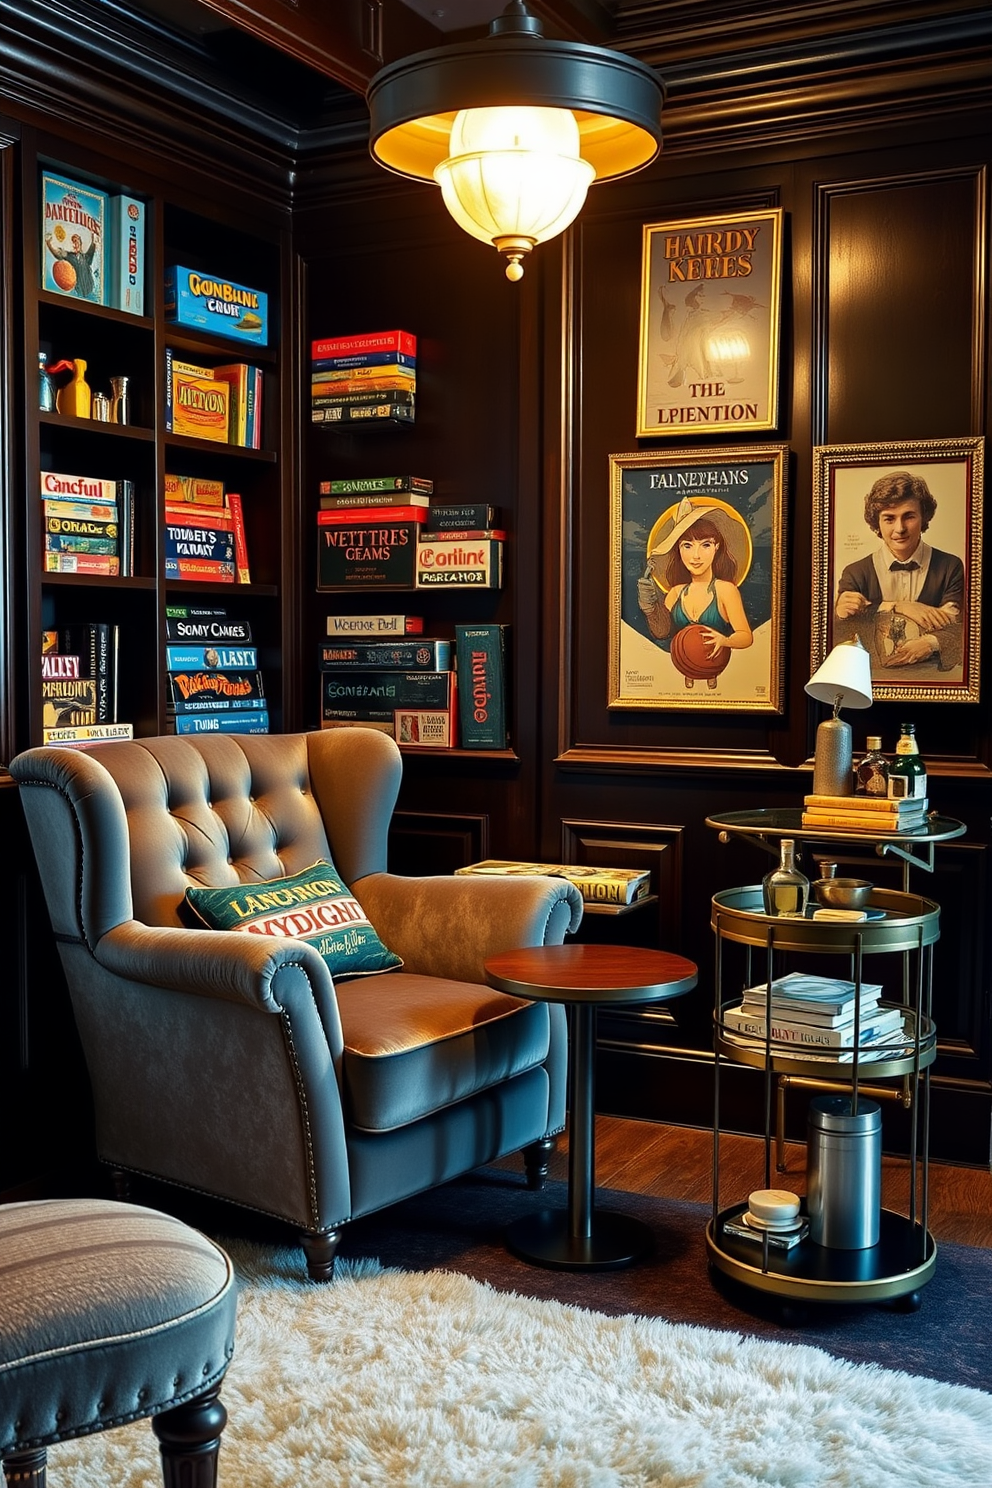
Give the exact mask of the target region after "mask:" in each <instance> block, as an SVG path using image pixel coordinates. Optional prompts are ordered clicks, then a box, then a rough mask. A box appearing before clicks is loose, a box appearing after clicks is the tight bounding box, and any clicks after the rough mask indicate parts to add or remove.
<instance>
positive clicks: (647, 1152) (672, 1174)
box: [551, 1116, 992, 1246]
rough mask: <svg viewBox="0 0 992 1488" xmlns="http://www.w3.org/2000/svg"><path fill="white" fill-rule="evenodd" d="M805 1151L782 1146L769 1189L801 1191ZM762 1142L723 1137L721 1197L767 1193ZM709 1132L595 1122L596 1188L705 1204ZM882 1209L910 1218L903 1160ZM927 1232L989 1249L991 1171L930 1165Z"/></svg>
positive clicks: (891, 1166)
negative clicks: (781, 1161) (782, 1162)
mask: <svg viewBox="0 0 992 1488" xmlns="http://www.w3.org/2000/svg"><path fill="white" fill-rule="evenodd" d="M567 1150H568V1143H567V1138H563V1139H561V1140H560V1143H559V1150H558V1152H557V1153H556V1155H555V1157H554V1160H553V1163H552V1168H551V1176H552V1177H554V1178H562V1179H564V1178H566V1177H567V1173H568V1163H567V1155H566V1154H567ZM805 1159H806V1149H805V1147H803V1146H802V1145H800V1144H793V1143H789V1144H788V1145H787V1147H786V1171H785V1172H784V1173H779V1172H777V1170H776V1168H775V1162H774V1154H773V1157H772V1175H771V1186H772V1187H773V1188H792V1189H795V1190H796V1191H797V1192H799V1193H802V1192H805V1184H806V1173H805ZM764 1160H765V1144H764V1142H763V1141H762V1139H761V1138H759V1137H740V1136H733V1135H729V1134H728V1135H723V1136H721V1138H720V1191H721V1199H722V1202H724V1203H731V1202H733V1201H734V1200H735V1199H737V1198H743V1197H745V1196H746V1195H747V1194H748V1192H749V1191H750V1190H751V1189H754V1188H762V1187H764ZM712 1173H713V1134H712V1132H709V1131H699V1130H696V1129H694V1128H690V1127H681V1126H660V1125H657V1124H656V1123H654V1122H650V1121H628V1120H624V1119H621V1118H619V1117H615V1116H598V1117H597V1118H596V1185H597V1187H599V1188H617V1189H622V1190H626V1192H628V1193H644V1194H654V1195H657V1196H658V1197H662V1198H673V1199H687V1200H690V1201H692V1202H696V1203H701V1204H708V1203H709V1202H710V1200H711V1198H712V1182H713V1180H712ZM882 1203H883V1204H884V1205H885V1207H886V1208H887V1209H892V1210H894V1211H895V1212H897V1213H900V1214H906V1213H908V1205H909V1165H908V1163H907V1162H906V1161H905V1160H904V1159H900V1158H885V1159H883V1163H882ZM928 1228H929V1230H930V1232H931V1234H932V1235H933V1237H934V1239H935V1240H936V1241H937V1243H938V1244H940V1242H941V1241H954V1242H956V1243H957V1244H959V1245H983V1246H992V1173H990V1172H988V1171H987V1170H985V1169H980V1168H957V1167H951V1166H950V1165H948V1164H946V1163H931V1164H930V1169H929V1215H928Z"/></svg>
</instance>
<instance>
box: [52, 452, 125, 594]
mask: <svg viewBox="0 0 992 1488" xmlns="http://www.w3.org/2000/svg"><path fill="white" fill-rule="evenodd" d="M41 508H42V528H43V532H44V549H43V561H44V571H45V573H74V574H101V575H103V576H104V577H108V578H116V577H118V576H122V577H128V576H129V575H131V574H133V572H134V483H133V482H132V481H129V480H102V479H100V478H99V477H96V476H88V475H69V474H62V473H59V472H57V471H53V470H43V471H42V473H41Z"/></svg>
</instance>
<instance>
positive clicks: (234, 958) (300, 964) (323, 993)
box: [95, 920, 336, 1013]
mask: <svg viewBox="0 0 992 1488" xmlns="http://www.w3.org/2000/svg"><path fill="white" fill-rule="evenodd" d="M95 958H96V960H97V961H98V962H99V964H100V965H101V966H102V967H104V968H105V969H106V970H107V971H110V972H113V973H114V975H116V976H120V977H124V978H125V979H126V980H127V981H130V982H144V983H146V984H147V985H148V986H151V987H162V988H165V989H166V990H167V991H172V992H192V993H196V994H199V995H200V996H205V997H218V998H221V999H222V1000H223V1001H226V1002H245V1003H248V1004H250V1005H251V1006H253V1007H257V1008H258V1009H259V1010H260V1011H261V1012H267V1013H278V1012H280V1011H281V1010H282V1007H283V1003H282V1001H281V1000H280V997H279V996H278V995H277V993H276V990H275V988H274V985H273V984H274V983H275V982H277V981H278V980H279V974H280V972H282V971H284V970H285V969H286V968H291V969H295V970H297V971H299V972H302V974H303V975H304V976H305V977H306V978H307V980H308V981H309V982H310V984H311V986H312V988H313V991H314V995H315V996H316V997H317V999H318V1001H319V1002H325V1003H329V1004H330V1005H331V1006H333V1007H335V1008H336V999H335V997H334V984H333V982H332V979H331V974H330V972H329V971H328V969H327V966H326V965H325V963H324V961H323V960H322V959H321V957H320V956H319V955H318V954H317V952H316V951H315V950H314V949H313V947H312V946H308V945H305V944H304V943H303V941H300V940H278V939H274V938H272V937H270V936H267V935H265V936H263V935H244V934H241V933H239V932H238V931H236V930H186V929H181V928H177V927H175V926H166V927H156V926H151V925H144V924H142V923H141V922H140V921H138V920H125V921H123V922H122V923H121V924H120V925H115V926H114V928H113V929H112V930H108V931H107V933H106V935H103V936H101V938H100V940H99V942H98V944H97V946H96V950H95ZM283 981H284V982H285V978H283Z"/></svg>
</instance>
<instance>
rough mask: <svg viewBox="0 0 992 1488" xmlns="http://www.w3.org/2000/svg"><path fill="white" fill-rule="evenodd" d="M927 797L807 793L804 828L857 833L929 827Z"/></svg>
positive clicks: (804, 801)
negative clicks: (927, 825)
mask: <svg viewBox="0 0 992 1488" xmlns="http://www.w3.org/2000/svg"><path fill="white" fill-rule="evenodd" d="M926 821H927V801H926V797H925V796H924V797H922V798H921V799H919V800H893V799H892V798H890V797H889V796H805V797H804V798H803V826H804V827H843V828H844V830H845V831H854V832H858V831H860V832H871V833H874V834H877V833H879V832H913V831H918V830H919V828H920V827H923V826H926Z"/></svg>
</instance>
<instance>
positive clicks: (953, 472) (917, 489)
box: [811, 438, 984, 703]
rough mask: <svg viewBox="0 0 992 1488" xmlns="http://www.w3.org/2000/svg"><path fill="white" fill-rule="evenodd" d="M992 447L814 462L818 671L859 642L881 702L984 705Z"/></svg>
mask: <svg viewBox="0 0 992 1488" xmlns="http://www.w3.org/2000/svg"><path fill="white" fill-rule="evenodd" d="M983 465H984V461H983V442H982V440H981V439H972V438H966V439H929V440H923V441H919V442H916V443H899V444H835V445H824V446H821V447H820V448H818V449H815V450H814V451H813V601H814V604H813V632H812V656H811V662H812V666H813V667H814V668H815V667H818V666H819V665H820V662H821V661H822V660H823V658H824V657H825V656H826V654H827V652H828V651H829V650H830V649H831V647H833V646H835V645H837V644H838V643H839V642H841V641H848V640H850V639H851V637H852V636H854V635H858V636H859V637H860V639H861V641H862V643H863V644H864V645H865V646H866V647H867V649H868V651H869V652H870V653H871V677H872V692H873V694H874V696H875V698H876V699H877V700H880V701H901V700H902V699H904V698H905V699H906V700H907V701H908V700H918V701H920V702H955V703H977V702H978V701H979V661H980V650H981V608H982V483H983V481H982V478H983Z"/></svg>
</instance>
